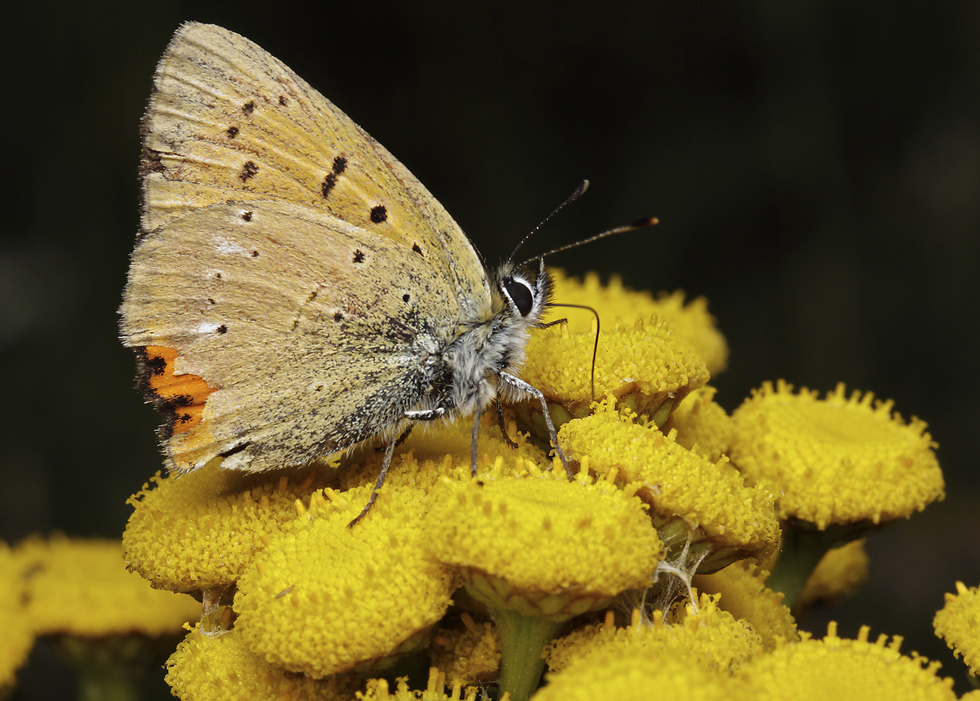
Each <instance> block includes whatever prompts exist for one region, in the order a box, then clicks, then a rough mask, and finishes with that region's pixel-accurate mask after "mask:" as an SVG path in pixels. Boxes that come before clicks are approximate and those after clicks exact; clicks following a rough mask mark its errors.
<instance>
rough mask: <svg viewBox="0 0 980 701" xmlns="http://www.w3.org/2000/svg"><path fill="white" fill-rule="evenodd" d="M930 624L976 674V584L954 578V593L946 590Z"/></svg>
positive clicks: (979, 600)
mask: <svg viewBox="0 0 980 701" xmlns="http://www.w3.org/2000/svg"><path fill="white" fill-rule="evenodd" d="M932 624H933V627H935V629H936V635H938V636H939V637H941V638H942V639H943V640H945V641H946V644H947V645H948V646H949V648H950V649H951V650H952V651H953V654H954V655H956V656H960V655H962V656H963V661H964V662H965V663H966V664H967V666H968V667H969V668H970V673H971V674H973V675H974V676H980V587H970V588H967V587H966V585H965V584H963V582H957V583H956V593H955V594H946V604H945V605H944V606H943V608H942V609H941V610H940V611H939V612H938V613H936V617H935V618H934V619H933V622H932Z"/></svg>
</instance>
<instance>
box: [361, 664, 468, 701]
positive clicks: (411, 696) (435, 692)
mask: <svg viewBox="0 0 980 701" xmlns="http://www.w3.org/2000/svg"><path fill="white" fill-rule="evenodd" d="M446 682H447V680H446V677H445V675H444V674H443V673H442V672H440V671H439V670H438V669H435V668H432V669H430V670H429V683H428V684H427V685H426V688H425V689H424V690H422V691H414V690H412V689H410V688H409V686H408V679H407V678H404V677H399V678H398V679H397V680H396V681H395V689H394V691H391V690H390V685H389V684H388V680H386V679H371V680H369V681H368V683H367V689H365V691H364V692H363V693H361V692H360V691H359V692H357V701H477V698H478V694H480V689H478V688H477V687H472V686H471V687H466V686H462V685H460V684H458V683H453V682H450V683H449V686H451V687H452V689H451V691H450V692H449V693H446V691H445V688H446V686H447V684H446ZM479 698H480V699H485V698H487V697H486V695H485V694H484V695H480V696H479Z"/></svg>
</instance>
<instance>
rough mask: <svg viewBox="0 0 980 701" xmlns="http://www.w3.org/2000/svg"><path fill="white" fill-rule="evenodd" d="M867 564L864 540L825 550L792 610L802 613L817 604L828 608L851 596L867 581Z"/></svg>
mask: <svg viewBox="0 0 980 701" xmlns="http://www.w3.org/2000/svg"><path fill="white" fill-rule="evenodd" d="M868 563H869V558H868V554H867V553H866V552H865V550H864V539H861V540H853V541H851V542H850V543H848V544H847V545H842V546H841V547H839V548H834V549H833V550H830V551H828V552H827V554H826V555H824V556H823V558H822V559H821V560H820V563H819V564H818V565H817V566H816V568H815V569H814V570H813V574H811V575H810V578H809V579H808V580H807V582H806V586H805V587H803V591H802V592H800V595H799V597H797V599H796V602H795V603H794V607H795V608H797V609H799V610H801V611H805V610H806V609H808V608H812V607H813V606H815V605H817V604H820V605H827V604H831V603H833V602H835V601H837V600H839V599H842V598H844V597H847V596H851V595H852V594H854V592H856V591H857V590H858V588H859V587H860V586H861V585H862V584H864V582H865V581H867V579H868Z"/></svg>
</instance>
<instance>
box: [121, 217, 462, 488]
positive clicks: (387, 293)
mask: <svg viewBox="0 0 980 701" xmlns="http://www.w3.org/2000/svg"><path fill="white" fill-rule="evenodd" d="M413 257H414V258H417V257H418V254H417V253H415V252H414V251H413V250H412V249H410V248H408V247H406V246H405V245H404V244H403V243H401V242H396V241H392V240H390V239H387V238H384V237H378V236H374V235H372V234H371V232H368V231H365V230H363V229H359V228H358V227H356V226H353V225H351V224H349V223H347V222H344V221H341V220H338V219H336V218H334V217H332V216H330V215H328V214H324V213H321V212H317V211H315V210H312V209H310V208H308V207H303V206H297V205H292V204H289V203H285V202H265V203H230V204H226V205H211V206H209V207H205V208H203V209H201V210H198V211H195V212H192V213H189V214H187V215H185V216H183V217H181V218H180V219H177V220H175V221H173V222H171V223H169V224H168V225H167V226H164V227H162V228H160V229H158V230H157V231H154V232H150V233H149V234H147V235H146V236H145V237H144V238H143V239H142V240H141V241H140V243H139V244H138V245H137V248H136V250H135V252H134V254H133V262H132V270H131V274H130V282H129V284H128V286H127V289H126V294H125V299H124V303H123V308H122V313H123V329H122V330H123V335H124V339H125V342H126V344H127V345H131V346H136V347H144V348H150V349H160V348H162V349H170V350H171V351H172V352H173V353H175V357H174V358H173V360H172V365H171V367H170V368H169V371H168V370H167V369H166V368H163V372H162V375H161V376H160V379H161V381H165V382H166V383H169V382H176V381H179V380H180V381H182V380H186V379H187V378H190V377H195V378H200V380H201V381H203V383H205V385H206V386H202V385H198V386H197V390H196V391H195V390H194V388H193V387H192V388H191V389H190V390H189V391H188V392H186V393H184V394H180V393H179V390H180V388H181V387H183V385H185V384H186V382H184V383H183V385H177V386H175V389H174V390H173V391H174V392H177V393H176V394H175V395H174V396H173V397H170V396H168V394H167V393H168V392H169V391H170V389H169V387H170V385H167V389H164V390H162V391H160V390H159V385H153V384H152V382H153V378H152V377H148V378H147V380H146V382H147V383H148V384H149V386H148V388H147V389H148V390H149V391H150V393H151V396H154V397H155V398H156V399H157V400H158V401H157V403H158V405H160V404H161V403H163V404H164V406H162V407H161V408H164V409H166V408H167V404H166V402H161V401H159V400H160V399H161V396H162V395H167V396H164V398H165V399H168V400H171V404H172V405H173V406H171V409H172V413H171V424H170V425H169V429H168V430H167V431H166V433H165V438H166V441H165V448H166V451H167V453H168V457H169V458H170V463H171V466H172V468H173V469H178V470H187V469H193V468H194V467H199V466H200V465H201V464H203V463H204V462H207V460H208V459H210V458H211V457H214V456H215V455H221V454H226V453H228V461H230V463H231V464H229V465H228V466H229V467H233V466H236V464H239V463H240V464H241V465H242V466H243V469H249V470H262V469H271V468H273V467H279V466H282V465H283V464H295V463H298V462H305V461H306V460H309V459H311V458H312V457H315V456H316V455H317V454H320V453H322V452H324V451H327V452H329V451H330V450H334V449H338V448H343V447H348V446H349V445H352V444H354V443H356V442H359V441H361V440H364V439H365V438H367V437H370V436H371V435H373V434H375V433H378V432H380V431H383V430H385V429H387V428H389V427H390V426H392V425H394V424H395V423H397V421H398V418H399V416H400V415H401V413H402V412H404V411H405V410H407V409H409V408H412V407H414V406H416V405H418V403H419V402H421V401H422V400H423V399H424V398H425V396H426V393H427V392H428V391H429V390H427V386H428V383H429V382H431V378H432V377H435V376H437V375H438V374H439V372H440V370H441V369H440V368H439V367H436V366H433V364H432V363H431V362H427V360H426V359H427V358H428V357H429V356H430V355H432V354H434V353H435V352H436V351H437V350H438V349H439V348H441V347H442V346H443V345H444V344H446V343H447V342H448V341H449V340H451V339H449V338H448V337H447V329H446V328H445V327H443V326H439V325H433V324H432V323H430V321H429V320H430V319H432V318H434V315H436V314H439V313H443V310H442V309H441V306H440V305H441V302H440V298H441V295H444V294H445V293H446V290H445V289H444V286H443V287H440V285H439V284H437V283H439V282H441V281H440V280H439V279H437V278H431V277H429V276H427V275H424V274H421V273H422V272H423V269H422V268H420V267H419V266H418V265H417V264H416V261H414V260H413ZM365 278H378V279H384V280H386V281H387V283H386V284H385V285H364V284H363V282H362V281H363V279H365ZM150 353H151V354H152V353H156V354H157V355H160V354H161V353H162V351H158V350H151V351H150ZM144 362H146V361H144ZM160 364H161V363H160V361H159V360H157V365H158V366H159V365H160ZM153 369H154V368H153V366H152V364H151V365H148V366H147V367H146V368H145V372H150V371H152V370H153ZM168 372H169V374H168ZM154 392H155V394H154ZM201 395H203V396H201ZM181 403H182V404H181ZM198 404H203V406H201V407H200V408H199V410H198V411H199V412H200V421H199V422H194V421H192V420H190V419H185V418H183V417H184V416H186V415H187V414H188V412H190V409H188V407H191V406H195V405H198ZM298 436H299V437H306V438H305V439H304V440H297V437H298Z"/></svg>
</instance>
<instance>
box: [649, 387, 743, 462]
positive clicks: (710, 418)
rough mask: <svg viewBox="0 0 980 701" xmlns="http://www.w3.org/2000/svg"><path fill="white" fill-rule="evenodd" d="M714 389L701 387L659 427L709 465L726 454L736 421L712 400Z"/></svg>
mask: <svg viewBox="0 0 980 701" xmlns="http://www.w3.org/2000/svg"><path fill="white" fill-rule="evenodd" d="M715 392H716V390H715V388H714V387H708V386H705V387H701V388H700V389H696V390H694V391H693V392H691V393H690V394H689V395H687V398H686V399H685V400H684V401H683V402H681V403H680V404H678V405H677V406H676V407H675V408H674V411H673V412H672V413H671V415H670V417H669V418H668V419H667V422H666V423H665V424H664V425H663V426H661V427H660V429H661V431H662V432H663V433H670V431H672V430H673V431H676V432H677V435H676V436H675V437H676V439H677V442H678V443H679V444H680V445H682V446H684V447H685V448H687V449H688V450H693V451H695V452H697V453H700V454H701V455H704V456H705V457H706V458H707V459H708V460H711V461H712V462H718V461H719V460H721V459H722V457H723V456H725V455H726V454H727V453H728V449H729V448H730V447H731V445H732V441H733V440H734V438H735V422H734V421H732V417H730V416H729V415H728V414H727V413H725V410H724V409H722V408H721V406H720V405H719V404H718V403H716V402H715V401H714V397H715Z"/></svg>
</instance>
